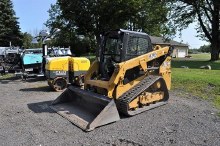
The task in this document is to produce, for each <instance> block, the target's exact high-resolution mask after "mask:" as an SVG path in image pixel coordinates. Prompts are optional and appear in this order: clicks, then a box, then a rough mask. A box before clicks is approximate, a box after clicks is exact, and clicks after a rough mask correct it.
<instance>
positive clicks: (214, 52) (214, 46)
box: [211, 42, 219, 61]
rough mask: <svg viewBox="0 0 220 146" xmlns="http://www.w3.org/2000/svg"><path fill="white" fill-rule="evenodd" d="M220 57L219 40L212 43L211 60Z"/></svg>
mask: <svg viewBox="0 0 220 146" xmlns="http://www.w3.org/2000/svg"><path fill="white" fill-rule="evenodd" d="M218 59H219V44H218V42H215V43H212V44H211V61H215V60H218Z"/></svg>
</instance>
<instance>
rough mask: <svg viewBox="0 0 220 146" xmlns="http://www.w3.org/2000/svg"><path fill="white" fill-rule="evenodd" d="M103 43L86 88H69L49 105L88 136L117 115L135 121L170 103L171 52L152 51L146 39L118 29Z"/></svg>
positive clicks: (169, 48)
mask: <svg viewBox="0 0 220 146" xmlns="http://www.w3.org/2000/svg"><path fill="white" fill-rule="evenodd" d="M102 42H103V44H101V48H100V50H99V56H98V57H97V58H96V60H95V61H94V62H93V63H92V65H91V67H90V68H89V70H88V71H87V73H86V75H85V78H84V89H79V88H75V87H74V86H70V87H69V88H67V90H65V91H64V92H63V93H62V94H61V95H60V96H59V97H58V98H57V99H56V100H54V102H53V103H52V106H51V108H52V109H53V110H55V111H56V112H57V113H58V114H60V115H62V116H63V117H65V118H66V119H68V120H69V121H71V122H72V123H74V124H75V125H77V126H79V127H80V128H82V129H83V130H86V131H91V130H93V129H94V128H96V127H99V126H102V125H105V124H108V123H111V122H115V121H117V120H119V119H120V116H119V113H118V112H120V113H123V114H125V115H128V116H133V115H136V114H139V113H142V112H144V111H146V110H150V109H153V108H156V107H159V106H161V105H164V104H166V103H167V102H168V99H169V93H168V90H169V89H170V87H171V57H170V55H171V52H172V49H173V48H172V47H163V48H162V47H160V46H158V45H157V46H156V47H155V48H152V46H151V41H150V38H149V36H148V35H147V34H145V33H140V32H133V31H127V30H121V29H120V30H118V31H110V32H107V33H106V34H105V35H104V37H103V41H102ZM132 53H133V54H132Z"/></svg>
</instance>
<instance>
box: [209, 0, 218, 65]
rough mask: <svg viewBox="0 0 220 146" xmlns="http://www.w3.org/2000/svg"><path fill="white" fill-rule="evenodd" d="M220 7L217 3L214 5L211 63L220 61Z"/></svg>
mask: <svg viewBox="0 0 220 146" xmlns="http://www.w3.org/2000/svg"><path fill="white" fill-rule="evenodd" d="M219 11H220V8H219V5H218V4H217V3H215V4H214V11H213V15H212V16H213V18H212V33H211V35H212V40H211V49H212V50H211V61H215V60H218V59H219V51H220V42H219V38H220V33H219Z"/></svg>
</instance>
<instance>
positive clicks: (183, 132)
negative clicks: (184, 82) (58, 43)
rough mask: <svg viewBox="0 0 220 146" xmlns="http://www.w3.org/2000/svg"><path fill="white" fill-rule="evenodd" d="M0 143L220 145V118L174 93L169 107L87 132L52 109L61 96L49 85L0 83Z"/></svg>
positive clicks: (8, 145)
mask: <svg viewBox="0 0 220 146" xmlns="http://www.w3.org/2000/svg"><path fill="white" fill-rule="evenodd" d="M0 87H1V90H0V94H1V96H0V101H1V102H0V112H1V113H0V144H1V145H5V146H11V145H38V146H39V145H42V146H43V145H122V146H123V145H126V146H127V145H129V146H132V145H135V146H139V145H215V146H217V145H220V117H219V116H218V115H217V113H218V110H217V109H215V108H214V107H213V106H212V103H210V102H208V101H206V100H202V99H201V98H197V97H194V96H190V94H187V93H181V91H175V90H171V91H170V99H169V102H168V104H166V105H164V106H161V107H158V108H155V109H153V110H149V111H146V112H143V113H141V114H138V115H136V116H133V117H125V116H122V115H120V116H121V120H119V121H117V122H114V123H111V124H108V125H105V126H102V127H99V128H96V129H95V130H93V131H91V132H84V131H83V130H81V129H80V128H78V127H76V126H75V125H74V124H72V123H71V122H69V121H68V120H66V119H65V118H62V117H61V116H60V115H58V114H57V113H56V112H54V111H53V110H51V109H50V108H49V105H50V104H51V102H52V101H53V100H54V99H56V98H57V97H58V96H59V95H60V94H61V92H54V91H52V89H50V87H48V85H47V82H46V81H43V80H41V81H38V80H36V79H28V80H27V81H26V82H22V81H21V80H20V79H16V78H13V77H12V78H11V79H10V78H9V79H0Z"/></svg>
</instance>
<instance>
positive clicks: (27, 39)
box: [22, 32, 33, 49]
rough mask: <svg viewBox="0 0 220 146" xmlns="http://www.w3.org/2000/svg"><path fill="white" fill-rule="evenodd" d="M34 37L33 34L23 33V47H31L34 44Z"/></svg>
mask: <svg viewBox="0 0 220 146" xmlns="http://www.w3.org/2000/svg"><path fill="white" fill-rule="evenodd" d="M32 39H33V37H32V36H31V34H29V33H27V32H25V33H24V34H23V39H22V42H23V47H24V48H26V49H28V48H31V47H32V46H33V45H32V43H31V41H32Z"/></svg>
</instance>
